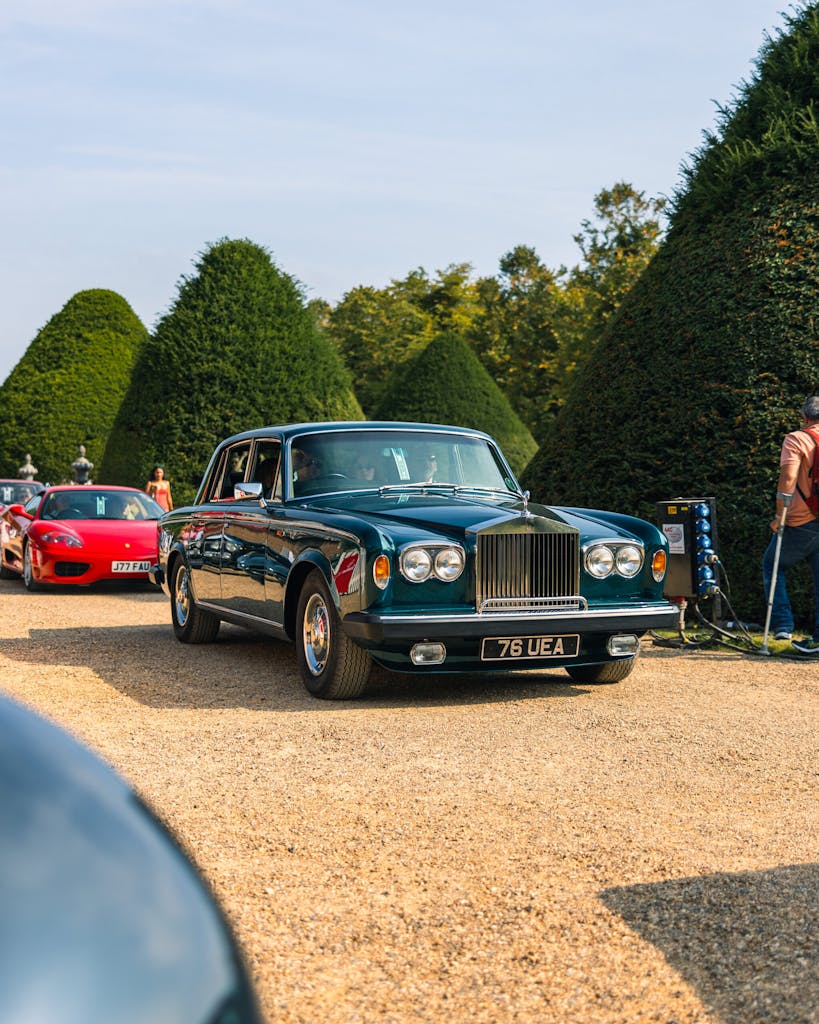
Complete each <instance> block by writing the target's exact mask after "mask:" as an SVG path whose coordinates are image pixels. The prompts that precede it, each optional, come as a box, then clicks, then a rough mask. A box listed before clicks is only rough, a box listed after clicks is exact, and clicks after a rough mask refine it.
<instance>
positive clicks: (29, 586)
mask: <svg viewBox="0 0 819 1024" xmlns="http://www.w3.org/2000/svg"><path fill="white" fill-rule="evenodd" d="M23 583H24V584H25V587H26V590H28V591H30V592H31V593H34V592H35V591H37V590H42V584H41V583H38V582H37V580H35V579H34V566H33V564H32V561H31V545H30V544H26V546H25V547H24V548H23Z"/></svg>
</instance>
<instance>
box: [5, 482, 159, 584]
mask: <svg viewBox="0 0 819 1024" xmlns="http://www.w3.org/2000/svg"><path fill="white" fill-rule="evenodd" d="M162 514H163V513H162V508H161V507H160V506H159V505H157V503H156V502H155V501H154V500H153V499H151V498H149V497H148V495H147V494H143V493H142V491H137V490H135V489H133V488H131V487H102V486H97V485H87V486H77V485H73V486H67V487H48V488H46V490H44V491H43V492H42V493H41V494H35V495H33V496H32V497H31V498H29V500H28V501H27V502H26V503H25V504H24V505H21V504H13V505H10V506H9V507H8V508H7V509H6V510H5V511H4V512H3V513H2V516H1V517H0V576H3V577H6V578H8V577H10V576H14V575H17V576H22V577H23V582H24V583H25V585H26V587H27V588H28V589H29V590H35V589H37V588H38V587H39V586H40V585H41V584H43V583H73V584H77V583H96V582H98V581H99V580H147V579H148V570H149V569H150V567H151V566H152V565H153V564H154V563H155V562H156V561H157V520H158V519H159V517H160V516H161V515H162Z"/></svg>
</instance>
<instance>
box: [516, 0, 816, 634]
mask: <svg viewBox="0 0 819 1024" xmlns="http://www.w3.org/2000/svg"><path fill="white" fill-rule="evenodd" d="M817 107H819V12H818V11H817V5H816V4H812V5H810V7H808V8H805V9H803V10H802V11H801V12H800V13H798V14H795V15H793V16H792V17H790V18H788V20H787V27H786V29H785V30H783V31H782V32H781V33H780V34H779V36H778V37H777V38H776V39H775V40H768V41H767V43H766V45H765V46H764V47H763V49H762V51H761V53H760V56H759V59H758V62H757V72H756V75H755V77H754V79H753V81H752V82H751V83H750V84H748V85H746V86H744V88H743V90H742V92H741V94H740V95H739V97H738V99H737V101H736V103H735V104H734V107H733V109H732V110H731V111H728V112H726V113H725V114H724V115H723V124H722V128H721V135H720V137H716V136H714V137H711V138H709V139H708V141H707V144H706V145H705V147H704V148H703V150H702V151H701V152H700V153H699V154H697V155H696V156H695V158H694V162H693V164H692V166H691V167H690V168H689V169H688V170H687V171H686V175H685V176H686V188H685V191H684V192H682V194H680V195H679V196H678V197H677V199H676V204H675V210H674V212H673V215H672V219H671V227H670V230H669V233H668V236H667V239H666V241H665V243H664V244H663V246H662V248H661V250H660V252H659V253H658V255H657V256H656V257H655V258H654V260H653V261H652V263H651V264H650V265H649V267H648V268H647V270H646V272H645V273H644V275H643V276H642V278H641V279H640V281H639V282H638V284H637V286H636V287H635V288H634V289H633V291H632V292H631V293H630V295H629V296H628V298H627V299H626V301H625V302H624V303H623V306H622V307H621V309H620V311H619V314H618V315H617V316H616V318H615V320H614V321H613V322H612V324H611V326H610V327H609V329H608V330H607V332H606V334H605V335H604V338H603V340H602V341H601V343H600V344H599V346H598V348H597V350H596V352H595V354H594V356H593V358H592V359H591V361H590V362H589V364H588V366H587V367H586V368H585V371H584V372H583V373H582V374H581V376H580V378H579V380H578V383H577V385H576V387H575V388H574V390H573V392H572V394H571V395H570V397H569V400H568V401H567V403H566V406H565V408H564V409H563V411H562V412H561V414H560V415H559V416H558V418H557V421H556V423H555V426H554V428H553V430H552V431H551V433H550V435H549V437H548V438H547V440H546V443H545V444H544V445H543V446H542V448H541V449H540V451H539V452H538V454H537V456H536V457H535V458H534V459H533V461H532V463H531V464H530V466H529V468H528V470H527V472H526V474H525V478H524V482H525V484H526V485H527V486H528V487H530V488H531V490H532V492H533V496H534V497H535V498H536V499H537V500H539V501H546V502H560V503H569V504H575V505H581V506H606V507H609V508H615V509H618V510H620V511H624V512H631V513H636V514H640V515H643V516H645V517H647V518H651V519H653V518H654V517H655V515H656V506H655V502H656V501H658V500H664V499H672V498H675V497H678V496H682V497H700V496H711V495H714V496H716V499H717V509H718V516H719V525H720V538H721V545H720V546H721V554H722V560H723V563H724V565H725V567H726V569H727V571H728V574H729V575H730V580H731V584H732V587H733V599H732V603H733V604H734V605H735V607H736V609H737V611H738V612H739V613H740V614H742V615H743V617H753V618H757V617H760V618H761V616H763V615H764V608H765V600H766V596H765V595H764V594H763V593H762V586H761V579H760V560H761V555H762V551H763V549H764V548H765V546H766V544H767V543H768V540H769V538H770V529H769V525H768V524H769V522H770V520H771V518H772V515H773V509H774V497H775V491H776V482H777V476H778V471H779V467H778V454H779V447H780V444H781V440H782V436H783V434H784V433H786V432H787V431H789V430H794V429H796V428H797V427H798V426H799V410H800V407H801V405H802V403H803V401H804V399H805V397H806V396H807V395H810V394H817V393H819V319H817V310H818V308H819V307H817V300H816V282H817V279H818V278H819V274H818V273H817V272H818V271H819V179H818V178H817V175H816V167H817V166H818V165H819V131H817V127H816V121H815V119H814V109H815V108H817ZM723 582H724V580H723ZM790 587H791V592H792V599H793V603H794V606H795V608H796V609H798V614H799V615H800V616H801V617H802V619H803V621H805V620H807V618H808V615H809V612H810V608H811V603H810V597H809V590H810V588H809V586H808V580H807V573H806V572H795V573H794V574H793V575H792V578H791V582H790Z"/></svg>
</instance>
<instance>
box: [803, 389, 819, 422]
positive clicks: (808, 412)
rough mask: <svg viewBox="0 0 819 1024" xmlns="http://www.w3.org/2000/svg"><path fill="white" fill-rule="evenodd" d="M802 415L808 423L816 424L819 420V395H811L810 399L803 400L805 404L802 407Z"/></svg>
mask: <svg viewBox="0 0 819 1024" xmlns="http://www.w3.org/2000/svg"><path fill="white" fill-rule="evenodd" d="M802 415H803V416H804V417H805V419H806V420H807V421H808V423H816V421H817V420H819V395H813V396H812V397H811V398H806V399H805V404H804V405H803V406H802Z"/></svg>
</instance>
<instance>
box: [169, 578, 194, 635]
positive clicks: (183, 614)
mask: <svg viewBox="0 0 819 1024" xmlns="http://www.w3.org/2000/svg"><path fill="white" fill-rule="evenodd" d="M173 602H174V610H175V613H176V621H177V623H178V624H179V625H180V626H184V625H185V623H186V622H187V621H188V615H190V610H191V597H190V590H189V587H188V570H187V569H180V570H179V572H178V573H177V574H176V583H175V584H174V588H173Z"/></svg>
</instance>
